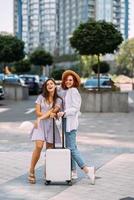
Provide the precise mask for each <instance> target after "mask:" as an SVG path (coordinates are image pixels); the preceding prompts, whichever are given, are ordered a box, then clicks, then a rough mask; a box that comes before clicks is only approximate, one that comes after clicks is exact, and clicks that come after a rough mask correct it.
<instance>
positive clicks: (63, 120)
mask: <svg viewBox="0 0 134 200" xmlns="http://www.w3.org/2000/svg"><path fill="white" fill-rule="evenodd" d="M64 130H65V118H64V117H62V134H61V137H62V140H61V141H62V148H63V149H64V148H65V142H64ZM53 148H54V149H55V119H54V118H53Z"/></svg>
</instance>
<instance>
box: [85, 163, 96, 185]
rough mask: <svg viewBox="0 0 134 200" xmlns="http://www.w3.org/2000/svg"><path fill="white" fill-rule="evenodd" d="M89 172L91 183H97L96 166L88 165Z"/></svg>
mask: <svg viewBox="0 0 134 200" xmlns="http://www.w3.org/2000/svg"><path fill="white" fill-rule="evenodd" d="M88 170H89V171H88V173H87V176H88V178H89V179H90V180H91V184H92V185H94V184H95V168H94V167H88Z"/></svg>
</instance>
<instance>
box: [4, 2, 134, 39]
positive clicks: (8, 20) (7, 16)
mask: <svg viewBox="0 0 134 200" xmlns="http://www.w3.org/2000/svg"><path fill="white" fill-rule="evenodd" d="M129 23H130V26H129V29H130V31H129V38H132V37H134V0H130V22H129ZM1 31H6V32H10V33H13V0H0V32H1Z"/></svg>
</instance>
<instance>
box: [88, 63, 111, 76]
mask: <svg viewBox="0 0 134 200" xmlns="http://www.w3.org/2000/svg"><path fill="white" fill-rule="evenodd" d="M92 70H93V71H94V73H95V74H97V73H98V63H95V64H94V65H92ZM109 70H110V66H109V64H108V63H107V62H105V61H101V62H100V73H101V74H105V73H108V72H109Z"/></svg>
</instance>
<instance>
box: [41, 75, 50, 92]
mask: <svg viewBox="0 0 134 200" xmlns="http://www.w3.org/2000/svg"><path fill="white" fill-rule="evenodd" d="M47 79H48V77H47V76H44V75H42V76H40V78H39V83H40V92H41V91H42V85H43V83H44V82H45V81H46V80H47Z"/></svg>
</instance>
